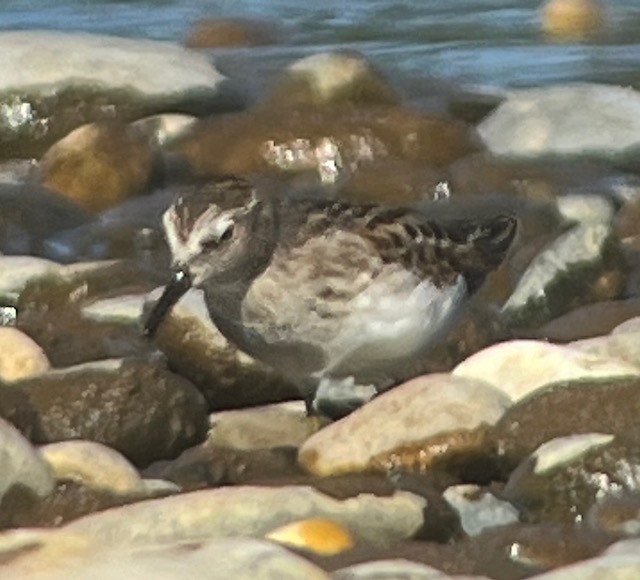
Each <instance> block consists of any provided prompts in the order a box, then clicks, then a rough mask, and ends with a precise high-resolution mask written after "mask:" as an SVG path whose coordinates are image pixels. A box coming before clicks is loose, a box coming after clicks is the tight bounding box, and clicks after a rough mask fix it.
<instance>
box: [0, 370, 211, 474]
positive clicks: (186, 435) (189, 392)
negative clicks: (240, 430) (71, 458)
mask: <svg viewBox="0 0 640 580" xmlns="http://www.w3.org/2000/svg"><path fill="white" fill-rule="evenodd" d="M13 388H14V389H20V390H21V391H22V393H23V394H24V395H25V396H26V401H25V404H26V405H28V407H29V408H30V409H31V410H32V412H33V414H34V417H33V421H30V422H26V423H24V424H16V427H18V428H19V429H20V430H21V431H22V432H23V433H24V434H25V435H26V436H27V437H28V438H29V439H31V441H32V442H35V443H39V444H43V443H53V442H56V441H65V440H68V439H87V440H90V441H97V442H99V443H103V444H105V445H107V446H109V447H112V448H113V449H116V450H117V451H120V453H122V454H123V455H125V456H126V457H127V458H128V459H129V460H131V461H132V462H134V463H135V464H137V465H147V464H149V463H150V462H151V461H154V460H157V459H166V458H170V457H175V456H176V455H178V454H179V453H180V452H181V451H183V450H184V449H186V448H187V447H190V446H192V445H194V444H195V443H197V442H198V441H201V440H202V439H203V438H204V436H205V434H206V431H207V415H206V405H205V402H204V399H203V398H202V395H200V393H199V392H198V391H197V390H196V388H195V387H194V386H193V385H191V383H189V382H188V381H187V380H185V379H183V378H182V377H178V376H177V375H174V374H172V373H170V372H168V371H167V370H165V369H164V368H163V367H162V366H161V365H160V364H158V363H153V362H149V361H144V360H135V359H130V360H111V361H102V362H99V363H88V364H85V365H79V366H77V367H70V368H67V369H60V370H58V371H51V372H49V373H47V374H45V375H42V376H40V377H36V378H32V379H27V380H24V381H21V382H20V383H19V384H16V385H14V387H13ZM27 418H28V417H27ZM13 419H14V420H15V419H16V417H13Z"/></svg>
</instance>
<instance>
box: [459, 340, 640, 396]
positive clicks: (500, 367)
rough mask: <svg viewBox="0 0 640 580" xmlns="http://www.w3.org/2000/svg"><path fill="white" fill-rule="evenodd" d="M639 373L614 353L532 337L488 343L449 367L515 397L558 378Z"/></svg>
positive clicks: (603, 377)
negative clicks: (609, 354)
mask: <svg viewBox="0 0 640 580" xmlns="http://www.w3.org/2000/svg"><path fill="white" fill-rule="evenodd" d="M639 373H640V368H639V367H638V366H637V365H634V364H631V363H628V362H625V361H622V360H620V359H619V358H616V357H610V356H604V355H596V354H590V353H585V352H581V351H580V350H578V349H573V348H571V347H569V346H560V345H555V344H549V343H546V342H542V341H533V340H512V341H509V342H503V343H501V344H496V345H494V346H490V347H489V348H487V349H485V350H482V351H480V352H478V353H476V354H474V355H472V356H471V357H469V358H468V359H467V360H465V361H463V362H462V363H460V364H459V365H458V366H457V367H456V368H455V369H454V370H453V375H454V376H456V377H463V378H468V379H475V380H482V381H485V382H486V383H490V384H492V385H494V387H495V388H496V389H499V390H501V391H503V392H504V393H505V394H506V395H507V396H508V397H510V398H511V399H513V400H515V401H518V400H520V399H522V398H523V397H526V396H527V395H529V394H531V393H535V392H536V391H538V390H540V389H542V388H544V387H546V386H548V385H550V384H552V383H556V382H559V381H570V380H575V381H579V380H590V379H598V378H602V379H606V378H610V379H612V380H614V379H617V378H620V377H629V376H638V374H639Z"/></svg>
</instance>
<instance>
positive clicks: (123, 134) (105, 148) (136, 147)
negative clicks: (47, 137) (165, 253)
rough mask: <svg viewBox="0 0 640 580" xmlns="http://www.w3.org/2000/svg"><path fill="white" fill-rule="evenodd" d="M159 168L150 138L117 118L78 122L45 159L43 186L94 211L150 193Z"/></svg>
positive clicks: (42, 163)
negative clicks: (103, 120)
mask: <svg viewBox="0 0 640 580" xmlns="http://www.w3.org/2000/svg"><path fill="white" fill-rule="evenodd" d="M153 169H154V153H153V151H152V149H151V146H150V145H149V142H148V141H147V139H146V138H145V137H144V136H143V135H142V134H140V133H139V132H138V131H136V130H134V129H132V128H131V127H129V126H128V125H125V124H122V123H117V122H102V123H91V124H89V125H83V126H82V127H78V128H77V129H75V130H74V131H72V132H71V133H69V134H68V135H67V136H66V137H64V138H63V139H61V140H60V141H58V142H57V143H55V144H54V145H53V146H52V147H51V148H50V149H49V150H48V151H47V152H46V153H45V155H44V157H43V158H42V160H41V161H40V172H41V179H42V183H43V185H45V186H46V187H48V188H50V189H52V190H54V191H56V192H58V193H60V194H61V195H63V196H64V197H67V198H69V199H71V200H73V201H75V202H76V203H77V204H78V205H80V206H82V207H84V208H85V209H88V210H89V211H92V212H100V211H102V210H104V209H108V208H110V207H113V206H115V205H118V204H119V203H122V202H123V201H126V200H127V199H130V198H131V197H134V196H136V195H139V194H142V193H145V192H146V189H147V187H148V186H149V183H150V180H151V177H152V173H153Z"/></svg>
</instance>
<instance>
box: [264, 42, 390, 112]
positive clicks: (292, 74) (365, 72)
mask: <svg viewBox="0 0 640 580" xmlns="http://www.w3.org/2000/svg"><path fill="white" fill-rule="evenodd" d="M345 103H351V104H359V105H363V104H369V105H399V104H400V98H399V96H398V95H397V94H396V92H395V90H394V89H393V87H392V86H391V84H390V83H389V81H387V79H385V78H384V76H383V75H382V73H381V72H380V71H378V70H377V69H376V68H375V67H374V66H373V64H371V63H370V62H369V61H368V60H367V59H366V58H365V57H364V56H363V55H362V54H360V53H358V52H356V51H346V50H345V51H341V52H323V53H319V54H313V55H311V56H307V57H305V58H302V59H300V60H297V61H295V62H293V63H292V64H290V65H289V66H288V67H287V69H286V71H285V73H284V75H283V76H282V78H280V79H279V81H278V82H277V83H276V85H275V87H274V88H273V89H272V93H271V95H269V96H267V98H266V106H267V107H273V108H276V109H290V108H291V107H294V108H302V107H309V106H311V107H316V106H326V105H336V104H345Z"/></svg>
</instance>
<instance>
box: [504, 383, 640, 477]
mask: <svg viewBox="0 0 640 580" xmlns="http://www.w3.org/2000/svg"><path fill="white" fill-rule="evenodd" d="M639 394H640V381H639V380H638V379H637V378H625V377H620V378H616V379H600V380H597V379H592V380H582V381H580V380H577V381H565V382H560V383H556V384H554V385H550V386H548V387H546V388H544V389H541V390H539V391H537V392H534V393H532V394H531V395H530V396H529V397H526V398H525V399H523V400H521V401H520V402H518V403H517V404H515V405H514V406H512V407H511V408H510V409H508V410H507V412H506V413H505V414H504V416H503V417H502V419H501V420H500V421H499V422H498V423H497V424H496V425H495V427H494V438H495V441H496V445H497V446H498V448H499V449H500V450H501V455H502V458H503V461H504V462H505V465H506V468H507V469H508V470H511V469H512V468H513V467H515V466H516V465H517V464H519V463H520V462H521V461H522V460H523V459H525V458H526V457H528V456H529V455H530V454H531V453H533V452H534V451H535V449H537V448H538V447H539V446H540V445H542V444H543V443H545V442H546V441H550V440H551V439H555V438H556V437H564V436H566V435H575V434H580V433H609V434H611V435H614V436H616V438H618V439H620V440H622V441H628V442H631V444H634V445H637V444H638V441H640V428H639V427H638V420H637V417H638V413H639V412H640V397H639Z"/></svg>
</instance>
